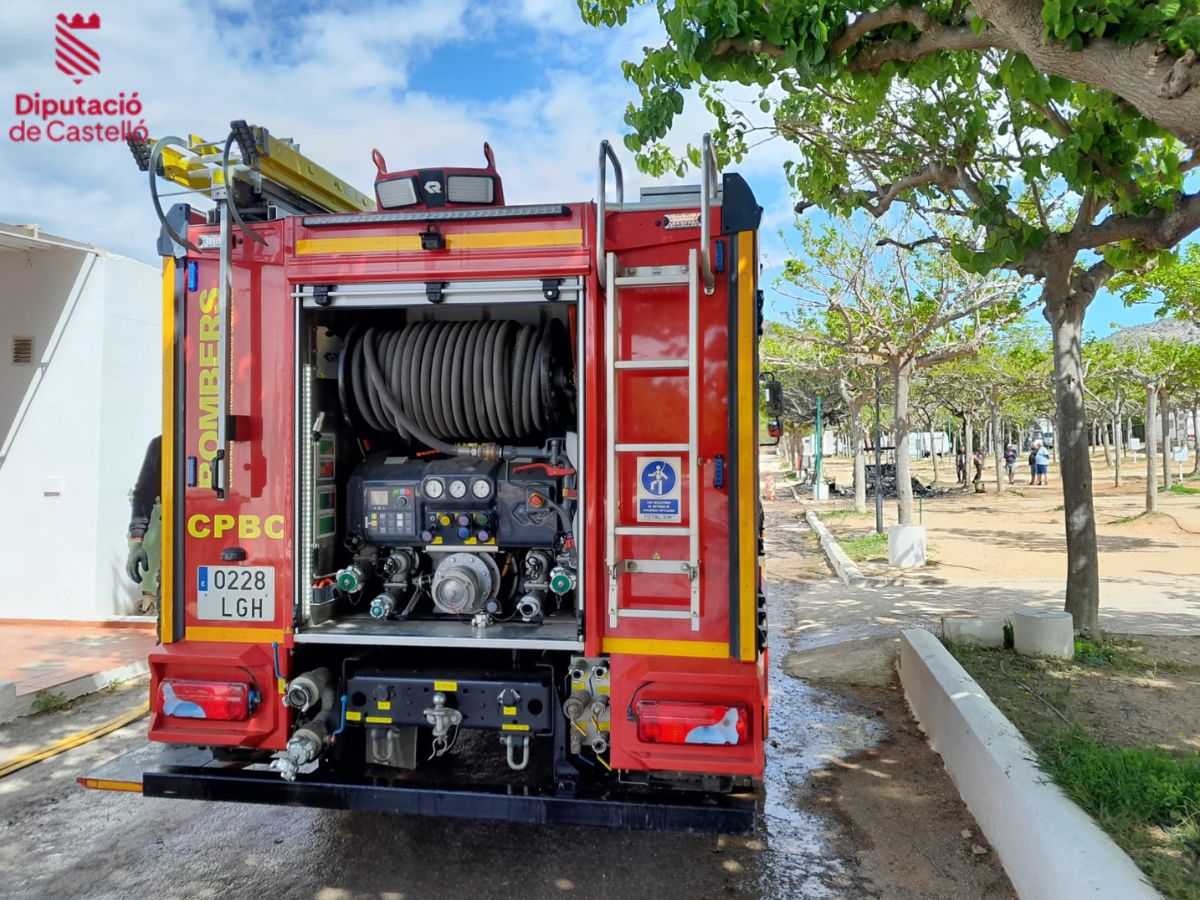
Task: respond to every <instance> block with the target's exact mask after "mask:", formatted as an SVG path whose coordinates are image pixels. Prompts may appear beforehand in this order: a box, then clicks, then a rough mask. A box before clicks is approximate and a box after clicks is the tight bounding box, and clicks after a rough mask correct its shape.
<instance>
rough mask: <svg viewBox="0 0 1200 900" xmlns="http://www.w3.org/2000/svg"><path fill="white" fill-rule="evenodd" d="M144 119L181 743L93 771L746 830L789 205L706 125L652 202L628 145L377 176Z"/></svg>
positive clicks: (460, 807) (176, 724) (284, 147)
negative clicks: (525, 189)
mask: <svg viewBox="0 0 1200 900" xmlns="http://www.w3.org/2000/svg"><path fill="white" fill-rule="evenodd" d="M131 148H132V149H133V152H134V155H135V158H136V160H137V162H138V165H139V166H140V167H141V169H142V170H143V171H144V172H145V173H146V174H147V177H148V179H149V183H150V187H151V195H152V199H153V204H154V208H155V211H156V213H157V215H158V217H159V219H160V221H161V225H162V231H161V234H160V236H159V239H158V250H159V253H160V255H161V256H162V259H163V282H162V284H163V288H162V316H163V345H162V349H163V355H162V384H163V390H162V404H163V438H162V447H163V481H162V492H161V501H162V522H163V539H162V547H163V550H162V553H163V558H162V575H161V612H160V637H161V643H160V645H159V646H158V648H157V649H156V650H155V651H154V652H153V653H152V655H151V656H150V660H149V664H150V673H151V683H150V720H149V744H148V745H147V746H146V747H144V748H140V749H139V750H138V751H136V752H135V753H133V754H130V755H129V757H127V758H125V759H122V760H118V761H117V762H116V763H114V764H113V766H114V767H115V768H112V767H110V769H109V770H108V771H101V772H97V773H96V774H95V775H91V776H88V777H86V778H83V779H81V783H83V784H84V785H85V786H89V787H97V788H114V789H121V790H133V791H140V792H141V793H143V794H145V795H147V796H157V797H177V798H190V799H206V800H229V801H243V802H254V803H279V804H289V805H308V806H317V807H327V808H344V809H369V810H387V811H393V812H399V813H407V814H416V815H439V816H460V817H470V818H483V819H499V820H524V821H537V822H551V823H567V824H592V825H605V826H614V827H631V828H651V829H673V830H681V829H682V830H698V831H739V830H746V829H748V828H750V827H751V823H752V817H753V812H754V808H755V802H756V798H757V796H758V792H759V790H760V788H761V778H762V774H763V764H764V760H763V756H764V746H765V743H766V738H767V729H768V702H767V649H766V614H765V588H764V584H763V579H762V572H761V567H760V555H761V530H762V524H761V513H760V508H759V501H758V490H757V485H758V475H757V455H758V447H759V427H760V415H767V416H773V415H777V414H778V410H777V409H775V408H773V407H774V406H775V405H776V401H774V400H772V399H771V398H773V397H775V396H777V391H774V390H772V391H767V392H766V393H765V395H764V393H763V390H762V385H761V384H760V372H759V369H758V356H757V344H758V339H759V335H760V330H761V321H762V294H761V292H760V290H759V286H758V279H759V264H758V243H757V229H758V225H759V221H760V218H761V213H762V210H761V208H760V207H759V206H758V205H757V203H756V202H755V198H754V195H753V193H752V192H751V190H750V188H749V187H748V186H747V184H746V182H745V181H744V180H743V179H742V178H741V177H740V176H739V175H737V174H733V173H725V174H720V173H719V172H718V170H717V166H716V164H715V161H714V155H713V151H712V147H711V142H710V140H709V137H708V136H707V135H705V137H704V139H703V141H702V159H701V162H702V166H701V172H700V183H699V184H698V185H692V186H670V187H662V186H657V187H653V186H652V187H647V188H644V189H642V191H641V193H640V196H639V197H638V198H637V199H636V200H634V199H632V198H627V197H626V196H625V190H624V183H623V178H622V171H621V166H620V163H619V160H618V157H617V155H616V153H615V152H614V150H613V148H612V147H611V146H610V144H609V143H608V142H607V141H606V142H604V143H602V144H601V146H600V151H599V155H598V167H597V179H598V186H597V193H596V198H595V200H594V201H591V202H575V203H543V204H538V205H510V204H509V203H508V202H507V201H506V198H505V192H504V184H503V182H502V180H501V177H500V174H499V172H498V171H497V168H496V166H495V161H494V157H493V154H492V151H491V149H490V148H489V147H488V146H487V145H486V144H485V145H484V148H483V155H484V157H485V159H486V165H485V166H484V167H481V168H448V167H437V166H434V167H429V168H409V169H399V170H397V169H392V168H389V166H388V164H387V162H386V161H385V159H384V157H383V155H382V154H381V153H380V152H379V151H378V150H376V151H375V152H374V154H373V160H374V163H375V167H376V170H377V174H376V177H375V191H374V193H375V196H374V198H373V199H372V198H369V197H367V196H366V195H364V194H362V193H360V192H359V191H357V190H355V189H354V188H352V187H350V186H349V185H348V184H347V183H346V182H345V181H344V180H342V179H340V178H338V177H337V176H335V175H333V174H332V173H330V172H328V171H326V170H325V169H323V168H321V167H320V166H318V165H316V164H315V163H314V162H313V161H311V160H310V159H308V158H307V157H305V156H303V155H302V154H301V153H300V151H299V147H298V146H297V145H296V144H295V143H294V142H292V141H290V140H285V139H281V138H278V137H276V136H275V135H273V134H271V133H270V132H269V131H268V130H267V129H265V128H262V127H259V126H253V125H249V124H247V123H246V122H244V121H235V122H233V123H231V131H230V134H229V135H228V137H227V139H226V140H225V141H224V142H223V143H221V142H217V143H210V142H205V141H203V140H201V139H200V138H199V137H196V136H191V137H189V138H187V139H180V138H176V137H164V138H162V139H159V140H156V141H150V142H145V143H139V142H136V141H135V142H132V143H131ZM610 175H611V183H609V181H610ZM163 181H167V182H172V183H174V184H176V185H181V186H183V187H184V188H186V189H187V190H188V191H194V192H196V193H197V194H198V195H200V196H203V197H205V198H207V202H206V203H204V204H203V205H204V206H205V207H207V208H204V209H202V208H200V207H199V206H196V205H193V204H188V203H176V204H174V205H173V206H171V207H170V208H169V209H164V207H163V204H162V198H161V194H160V190H159V187H158V185H159V183H160V182H163ZM610 193H611V194H612V195H613V196H612V197H610ZM771 387H772V388H774V387H775V385H773V384H772V385H771ZM763 396H765V397H767V398H768V399H767V401H766V402H763V401H762V398H763ZM117 769H121V771H117Z"/></svg>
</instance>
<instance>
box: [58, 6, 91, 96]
mask: <svg viewBox="0 0 1200 900" xmlns="http://www.w3.org/2000/svg"><path fill="white" fill-rule="evenodd" d="M99 28H100V16H99V14H97V13H92V14H91V15H90V16H88V17H87V18H86V19H85V18H84V17H83V16H82V14H80V13H75V15H73V16H71V17H70V18H67V14H66V13H59V14H58V21H57V22H55V25H54V61H55V64H56V65H57V66H58V70H59V71H60V72H64V73H66V74H67V75H70V76H71V80H72V81H74V82H75V83H76V84H83V79H85V78H87V77H88V76H89V75H99V74H100V52H99V51H98V50H97V49H96V48H95V47H93V46H92V45H91V44H89V43H87V41H85V40H84V38H85V37H87V38H88V40H91V36H90V35H89V34H88V32H91V31H98V30H99Z"/></svg>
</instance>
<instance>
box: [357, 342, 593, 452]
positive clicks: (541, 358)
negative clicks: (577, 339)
mask: <svg viewBox="0 0 1200 900" xmlns="http://www.w3.org/2000/svg"><path fill="white" fill-rule="evenodd" d="M565 341H566V336H565V331H564V330H563V328H562V326H561V325H560V324H559V323H557V322H552V323H550V324H549V325H530V324H522V323H519V322H514V321H511V320H501V321H489V322H479V321H472V322H416V323H413V324H410V325H406V326H405V327H403V328H400V329H398V330H390V331H389V330H383V329H379V328H374V327H371V328H367V329H366V330H365V331H361V332H360V331H358V330H357V329H353V330H351V332H350V333H349V334H348V335H347V337H346V343H345V346H344V348H343V350H342V365H341V366H340V367H339V372H340V379H341V385H340V387H341V394H342V398H343V402H349V403H352V404H353V406H354V408H355V409H356V410H357V412H358V415H359V416H360V417H361V418H362V421H363V422H364V423H365V424H366V425H367V426H368V427H370V428H373V429H375V430H376V431H381V432H385V433H386V432H394V433H395V434H397V435H399V436H400V437H401V438H403V439H405V440H409V439H412V438H415V439H417V440H418V441H421V442H422V443H424V444H426V445H428V446H431V447H434V448H435V449H439V450H443V451H444V452H454V450H453V448H450V449H447V445H446V444H444V443H443V442H446V441H495V442H512V441H526V440H530V439H533V438H537V437H544V436H546V435H548V434H550V433H551V432H552V431H553V429H554V428H555V427H557V426H558V424H559V423H560V422H563V421H565V420H566V419H567V418H568V416H572V415H573V414H574V397H573V392H572V390H571V384H570V372H569V366H570V352H569V348H567V347H566V345H565Z"/></svg>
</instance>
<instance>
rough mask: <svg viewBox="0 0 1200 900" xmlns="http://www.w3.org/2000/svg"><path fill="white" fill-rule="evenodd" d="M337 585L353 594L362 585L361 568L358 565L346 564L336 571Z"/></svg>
mask: <svg viewBox="0 0 1200 900" xmlns="http://www.w3.org/2000/svg"><path fill="white" fill-rule="evenodd" d="M336 581H337V586H338V587H339V588H340V589H341V590H343V591H345V592H346V593H347V594H353V593H354V592H355V591H357V590H359V589H360V588H361V587H362V585H363V570H362V569H360V568H359V567H358V566H346V568H344V569H342V570H341V571H340V572H338V573H337V578H336Z"/></svg>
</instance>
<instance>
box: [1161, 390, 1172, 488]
mask: <svg viewBox="0 0 1200 900" xmlns="http://www.w3.org/2000/svg"><path fill="white" fill-rule="evenodd" d="M1162 458H1163V487H1165V488H1169V487H1170V486H1171V395H1170V394H1168V393H1167V391H1166V389H1165V388H1164V389H1163V392H1162Z"/></svg>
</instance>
